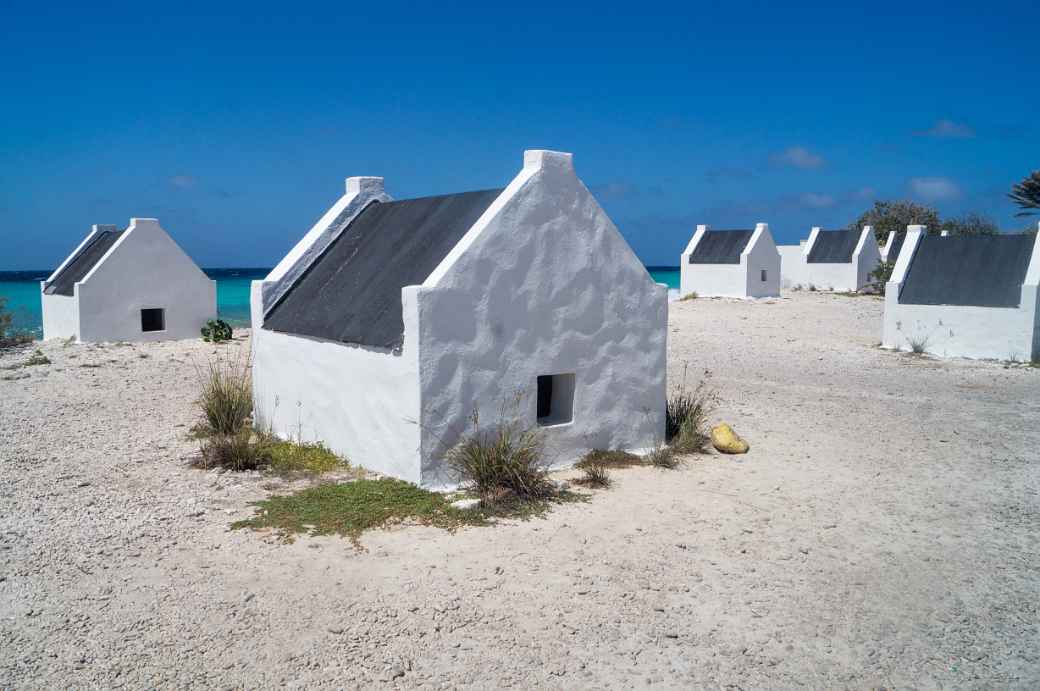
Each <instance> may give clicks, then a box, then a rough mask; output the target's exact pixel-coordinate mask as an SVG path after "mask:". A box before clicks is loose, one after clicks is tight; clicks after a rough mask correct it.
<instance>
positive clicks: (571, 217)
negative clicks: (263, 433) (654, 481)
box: [252, 151, 668, 488]
mask: <svg viewBox="0 0 1040 691" xmlns="http://www.w3.org/2000/svg"><path fill="white" fill-rule="evenodd" d="M252 315H253V389H254V397H255V403H256V411H257V416H258V421H259V423H260V424H262V425H265V426H268V427H270V429H271V430H272V431H274V432H275V433H276V434H278V435H280V436H282V437H292V438H299V439H302V440H303V441H321V442H323V443H324V444H326V445H327V446H328V447H329V448H330V449H332V450H333V451H335V452H337V453H340V454H343V455H345V456H347V457H348V458H350V460H351V461H352V462H354V463H357V464H359V465H361V466H363V467H366V468H369V469H371V470H375V471H379V472H382V473H386V474H388V475H393V476H395V477H399V478H402V479H405V480H407V481H410V482H414V483H416V484H419V485H422V486H425V487H434V488H441V487H450V486H453V485H455V484H457V482H458V478H456V477H454V476H453V475H452V474H451V473H450V471H449V470H448V469H447V467H446V466H445V463H444V460H443V459H444V455H445V452H446V451H447V450H448V449H450V448H451V447H452V446H453V445H454V444H456V443H457V442H458V441H459V440H460V439H461V438H462V435H464V434H467V433H472V432H473V431H476V429H478V428H479V429H485V430H486V429H488V428H490V427H491V426H494V425H497V424H499V423H515V424H518V425H521V426H523V427H531V428H534V427H535V426H538V427H540V429H541V430H542V431H543V432H544V438H545V443H546V452H547V456H548V460H549V461H550V463H551V464H552V465H555V466H563V465H567V464H570V463H573V462H574V461H576V460H578V459H579V458H580V457H581V456H582V455H583V454H584V453H585V452H587V451H588V450H589V449H591V448H626V449H631V450H641V449H648V448H650V447H652V446H654V445H656V444H658V443H660V442H661V441H662V440H663V437H664V417H665V395H666V392H665V353H666V351H665V348H666V336H667V319H668V303H667V288H666V287H665V286H664V285H662V284H656V283H654V281H653V280H652V279H651V278H650V275H649V274H648V273H647V271H646V269H645V268H644V267H643V265H642V263H641V262H640V261H639V259H638V258H637V257H636V256H635V254H634V253H633V252H632V249H631V248H630V247H629V246H628V244H627V243H626V242H625V240H624V238H622V236H621V234H620V233H619V232H618V230H617V228H615V226H614V224H613V223H612V222H611V221H610V219H609V218H608V217H607V215H606V213H605V212H604V211H603V209H602V208H601V207H600V205H599V204H598V203H597V202H596V199H595V198H594V197H593V196H592V194H591V193H590V192H589V190H588V189H587V188H586V187H585V185H584V184H583V183H582V182H581V180H580V179H579V178H578V177H577V175H576V174H575V172H574V167H573V163H572V159H571V155H570V154H567V153H557V152H552V151H527V152H525V153H524V166H523V169H522V170H521V171H520V173H519V174H518V175H517V176H516V177H515V178H514V179H513V180H512V182H510V183H509V185H507V186H506V187H505V188H504V189H493V190H485V191H479V192H463V193H458V194H448V195H443V196H437V197H424V198H418V199H405V200H401V201H391V199H390V197H389V196H388V195H387V194H386V192H385V191H384V189H383V180H382V178H348V179H347V181H346V194H345V195H343V197H341V198H340V200H339V201H337V202H336V203H335V204H334V205H333V206H332V208H331V209H329V211H328V212H327V213H326V214H325V215H324V216H323V217H322V218H321V219H320V220H319V221H318V223H317V224H315V226H314V227H313V228H312V229H311V230H310V231H309V232H308V233H307V234H306V235H305V236H304V238H303V239H302V240H301V241H300V242H299V243H298V244H297V245H296V247H294V248H293V250H292V251H291V252H290V253H289V254H288V255H287V256H286V257H285V259H284V260H282V262H280V263H279V264H278V266H277V267H275V269H274V270H273V271H272V272H271V273H270V275H268V276H267V278H266V279H265V280H263V281H256V282H254V283H253V293H252ZM474 418H475V419H476V420H477V422H476V424H474V423H473V422H472V421H473V419H474Z"/></svg>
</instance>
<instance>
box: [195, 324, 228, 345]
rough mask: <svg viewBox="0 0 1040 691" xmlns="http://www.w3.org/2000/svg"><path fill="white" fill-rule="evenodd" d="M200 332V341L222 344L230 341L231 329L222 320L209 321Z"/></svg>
mask: <svg viewBox="0 0 1040 691" xmlns="http://www.w3.org/2000/svg"><path fill="white" fill-rule="evenodd" d="M201 331H202V340H204V341H206V342H207V343H222V342H224V341H230V340H231V335H232V332H231V327H230V326H229V325H228V323H227V322H226V321H224V320H223V319H210V320H209V321H207V322H206V325H205V326H203V327H202V329H201Z"/></svg>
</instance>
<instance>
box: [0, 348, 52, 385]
mask: <svg viewBox="0 0 1040 691" xmlns="http://www.w3.org/2000/svg"><path fill="white" fill-rule="evenodd" d="M49 364H51V359H50V358H49V357H47V356H46V355H44V354H43V351H42V350H40V349H39V348H37V349H36V350H34V351H33V354H32V355H30V356H29V359H28V360H26V361H25V362H18V363H15V364H13V365H5V366H4V367H0V369H3V370H16V369H21V368H23V367H36V366H39V365H49ZM18 378H19V379H21V377H18Z"/></svg>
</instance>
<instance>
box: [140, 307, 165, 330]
mask: <svg viewBox="0 0 1040 691" xmlns="http://www.w3.org/2000/svg"><path fill="white" fill-rule="evenodd" d="M165 330H166V310H164V309H160V308H149V309H143V310H141V331H165Z"/></svg>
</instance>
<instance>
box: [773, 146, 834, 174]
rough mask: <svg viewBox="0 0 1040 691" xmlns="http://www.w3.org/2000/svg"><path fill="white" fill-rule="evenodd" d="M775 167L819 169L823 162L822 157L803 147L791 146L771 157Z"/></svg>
mask: <svg viewBox="0 0 1040 691" xmlns="http://www.w3.org/2000/svg"><path fill="white" fill-rule="evenodd" d="M771 158H772V161H773V163H774V164H775V165H781V166H793V167H795V168H803V169H811V168H819V167H820V166H822V165H823V164H824V163H825V161H824V160H823V156H820V155H819V154H815V153H813V152H812V151H809V150H808V149H806V148H805V147H804V146H791V147H788V148H786V149H784V150H783V151H781V152H779V153H775V154H773V156H772V157H771Z"/></svg>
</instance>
